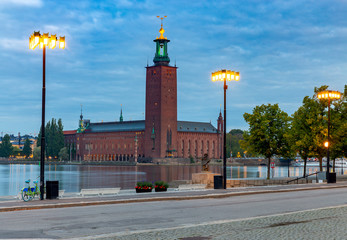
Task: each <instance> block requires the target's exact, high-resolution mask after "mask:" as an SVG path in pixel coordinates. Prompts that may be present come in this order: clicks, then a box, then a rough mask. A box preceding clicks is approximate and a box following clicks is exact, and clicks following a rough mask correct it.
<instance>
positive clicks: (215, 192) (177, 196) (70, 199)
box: [0, 182, 347, 212]
mask: <svg viewBox="0 0 347 240" xmlns="http://www.w3.org/2000/svg"><path fill="white" fill-rule="evenodd" d="M324 188H347V182H339V183H335V184H326V183H319V184H317V183H316V184H293V185H278V186H263V187H245V188H231V189H226V190H224V189H207V190H194V191H192V190H185V191H178V190H174V189H171V191H168V192H159V193H155V192H152V193H139V194H136V193H135V190H124V191H121V192H120V193H119V194H117V195H114V196H100V197H79V196H77V194H76V193H75V194H72V193H70V194H66V197H63V198H61V199H54V200H42V201H40V200H37V199H35V200H32V201H29V202H23V201H22V200H18V199H17V200H14V197H2V198H1V197H0V212H8V211H19V210H32V209H44V208H62V207H78V206H92V205H105V204H122V203H133V202H151V201H168V200H191V199H204V198H225V197H231V196H240V195H250V194H264V193H273V192H288V191H308V190H315V189H324Z"/></svg>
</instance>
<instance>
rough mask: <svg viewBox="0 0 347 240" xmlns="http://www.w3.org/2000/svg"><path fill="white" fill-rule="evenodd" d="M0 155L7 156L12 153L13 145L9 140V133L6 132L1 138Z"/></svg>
mask: <svg viewBox="0 0 347 240" xmlns="http://www.w3.org/2000/svg"><path fill="white" fill-rule="evenodd" d="M0 154H1V155H0V157H5V158H8V157H9V156H11V155H12V154H13V146H12V143H11V141H10V135H8V134H6V135H5V136H4V137H3V138H2V142H1V144H0Z"/></svg>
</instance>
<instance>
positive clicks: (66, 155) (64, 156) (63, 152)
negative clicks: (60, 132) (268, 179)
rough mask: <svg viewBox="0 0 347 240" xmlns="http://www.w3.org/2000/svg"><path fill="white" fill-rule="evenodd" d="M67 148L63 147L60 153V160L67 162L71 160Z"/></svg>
mask: <svg viewBox="0 0 347 240" xmlns="http://www.w3.org/2000/svg"><path fill="white" fill-rule="evenodd" d="M67 151H68V150H67V147H63V148H62V149H60V151H59V160H60V161H67V160H69V153H68V152H67Z"/></svg>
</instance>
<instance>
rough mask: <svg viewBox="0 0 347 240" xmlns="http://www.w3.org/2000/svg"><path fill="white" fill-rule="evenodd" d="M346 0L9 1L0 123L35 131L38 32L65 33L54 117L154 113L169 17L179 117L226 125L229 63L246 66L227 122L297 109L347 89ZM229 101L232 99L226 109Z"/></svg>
mask: <svg viewBox="0 0 347 240" xmlns="http://www.w3.org/2000/svg"><path fill="white" fill-rule="evenodd" d="M346 12H347V1H344V0H340V1H338V0H335V1H334V0H332V1H319V0H315V1H304V0H301V1H299V0H293V1H260V0H259V1H256V0H253V1H250V0H245V1H236V0H234V1H223V0H220V1H184V0H175V1H155V0H148V1H146V0H143V1H130V0H119V1H117V0H112V1H111V0H109V1H106V0H104V1H102V0H100V1H96V0H95V1H93V0H85V1H80V0H74V1H70V0H67V1H65V0H60V1H56V0H54V1H53V0H52V1H50V0H47V1H44V0H1V1H0V22H1V32H0V61H1V64H0V132H2V133H3V134H5V133H12V134H17V133H18V132H21V134H22V135H24V134H26V133H31V134H34V133H37V132H38V130H39V127H40V125H41V90H42V89H41V87H42V50H41V49H39V48H36V49H35V50H34V51H33V50H30V49H29V48H28V44H29V43H28V42H29V40H28V39H29V36H30V35H31V34H32V33H33V31H40V32H41V33H43V32H49V33H51V34H57V35H58V36H65V37H66V45H67V47H66V49H64V50H61V49H59V48H55V49H53V50H52V49H48V50H47V55H46V87H47V97H46V98H47V102H46V120H47V121H48V120H50V119H51V118H52V117H54V118H57V119H58V118H62V120H63V124H64V129H65V130H72V129H76V128H77V125H78V119H79V115H80V105H81V104H83V115H84V118H86V119H90V120H91V121H92V122H101V121H115V120H118V119H119V113H120V105H121V104H122V105H123V116H124V120H125V121H126V120H140V119H144V111H145V66H146V65H147V61H148V63H149V64H150V65H151V64H152V63H153V62H152V60H153V57H154V51H155V43H154V42H153V39H155V38H156V37H157V36H159V32H158V31H159V28H160V21H159V20H158V19H157V17H156V16H157V15H160V16H163V15H167V16H168V17H167V19H165V20H164V29H165V30H166V32H165V34H164V35H165V36H166V37H168V39H170V40H171V42H170V43H169V47H168V53H169V57H170V58H171V64H172V65H174V64H175V61H176V64H177V67H178V81H177V82H178V83H177V86H178V99H177V102H178V120H184V121H201V122H209V121H211V122H212V123H213V124H214V125H215V126H216V119H217V117H218V114H219V111H220V107H221V104H222V103H223V87H222V84H221V83H213V82H211V80H210V75H211V72H213V71H216V70H219V69H230V70H235V71H239V72H240V74H241V80H240V81H239V82H230V83H229V89H228V91H227V129H228V130H230V129H233V128H240V129H247V128H248V126H247V124H246V123H245V121H244V119H243V113H245V112H251V111H252V109H253V108H254V107H255V106H256V105H261V104H267V103H272V104H274V103H278V104H279V106H280V107H281V109H282V110H284V111H286V112H287V113H288V114H292V113H294V111H296V110H297V108H298V107H299V106H300V105H301V102H302V100H303V98H304V97H305V96H307V95H309V96H312V94H313V89H314V87H315V86H321V85H323V84H325V85H329V86H330V89H333V90H340V91H342V90H343V87H344V84H346V82H347V81H346V76H347V63H346V59H347V26H346V20H347V17H346ZM222 107H223V106H222Z"/></svg>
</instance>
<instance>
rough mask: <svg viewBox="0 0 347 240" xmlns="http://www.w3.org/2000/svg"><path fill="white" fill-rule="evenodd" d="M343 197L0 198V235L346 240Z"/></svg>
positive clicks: (335, 193)
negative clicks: (30, 199) (34, 199)
mask: <svg viewBox="0 0 347 240" xmlns="http://www.w3.org/2000/svg"><path fill="white" fill-rule="evenodd" d="M345 199H347V182H340V183H336V184H329V185H328V184H325V183H322V184H299V185H286V186H265V187H248V188H234V189H227V190H203V191H202V190H196V191H191V190H186V191H171V192H167V193H148V194H134V193H131V191H128V192H123V193H120V194H119V195H116V196H109V197H84V198H82V197H77V196H74V197H72V196H70V197H63V198H62V199H57V200H43V201H39V200H36V201H31V202H28V203H25V202H22V201H19V200H9V199H2V200H3V201H0V211H1V212H0V220H1V222H2V225H1V226H0V236H1V237H0V238H19V237H21V236H23V235H21V234H22V233H23V232H26V233H27V234H29V235H27V236H30V237H32V238H46V239H51V238H64V239H71V238H76V239H187V240H193V239H200V240H202V239H269V238H271V239H314V238H315V239H346V238H345V232H346V231H347V229H346V226H347V224H346V223H347V214H346V213H347V206H346V205H345V204H346V200H345ZM193 237H195V238H193Z"/></svg>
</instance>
